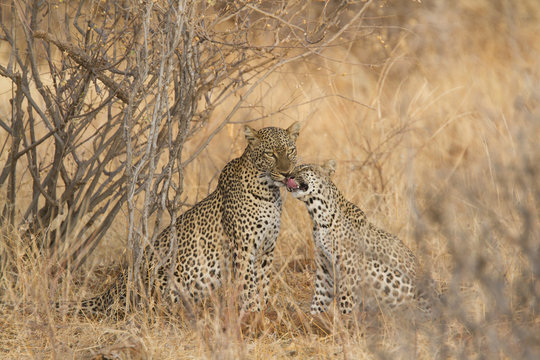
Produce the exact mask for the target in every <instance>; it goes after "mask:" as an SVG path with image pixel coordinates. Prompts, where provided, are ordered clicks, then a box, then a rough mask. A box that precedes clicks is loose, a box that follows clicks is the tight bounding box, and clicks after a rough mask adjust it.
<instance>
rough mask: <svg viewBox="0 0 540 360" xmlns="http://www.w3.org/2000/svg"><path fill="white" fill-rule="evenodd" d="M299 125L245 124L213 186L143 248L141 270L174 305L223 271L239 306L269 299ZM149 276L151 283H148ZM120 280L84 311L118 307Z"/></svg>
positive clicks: (210, 286)
mask: <svg viewBox="0 0 540 360" xmlns="http://www.w3.org/2000/svg"><path fill="white" fill-rule="evenodd" d="M299 131H300V127H299V124H298V123H294V124H293V125H291V126H290V127H289V128H288V129H281V128H277V127H267V128H263V129H261V130H258V131H256V130H254V129H253V128H251V127H249V126H245V128H244V133H245V137H246V139H247V140H248V145H247V147H246V149H245V151H244V153H243V154H242V156H240V157H239V158H236V159H234V160H232V161H230V162H229V163H228V164H227V165H226V166H225V167H224V168H223V170H222V171H221V174H220V176H219V181H218V185H217V188H216V189H215V190H214V191H213V192H212V193H211V194H210V195H209V196H208V197H207V198H205V199H204V200H202V201H201V202H199V203H197V204H196V205H195V206H193V207H192V208H191V209H189V210H187V211H186V212H185V213H184V214H182V215H181V216H179V217H178V220H177V221H176V226H175V228H176V229H175V231H176V243H173V242H171V239H172V238H173V237H172V236H171V235H172V231H173V228H172V227H168V228H166V229H165V230H164V231H163V232H162V233H161V234H160V235H159V236H158V238H157V240H156V242H155V243H154V244H153V246H149V247H147V248H146V249H145V253H144V260H145V261H144V262H143V266H142V268H141V273H143V274H146V279H147V281H150V283H151V284H153V286H152V288H153V289H154V290H158V291H159V294H161V296H163V297H166V298H169V299H170V300H172V301H173V302H179V301H181V300H183V299H184V298H186V297H187V298H191V299H193V300H195V301H196V300H198V299H201V298H202V297H204V296H205V295H207V294H208V293H209V292H211V291H212V290H214V289H216V288H218V287H219V286H220V285H221V284H222V283H223V282H224V279H227V278H228V274H229V273H230V271H228V269H229V268H231V269H232V273H233V275H234V276H235V278H237V279H238V281H239V283H240V286H241V289H242V299H241V300H242V307H243V308H244V309H245V310H252V311H259V310H260V309H261V307H262V306H263V305H264V304H266V302H267V301H268V290H269V282H270V272H271V268H272V260H273V255H274V248H275V243H276V238H277V236H278V233H279V228H280V216H281V207H282V201H281V196H280V191H279V188H278V187H277V186H276V185H275V183H276V182H277V183H282V182H283V181H284V180H285V179H287V177H288V176H289V174H290V172H291V171H292V170H293V169H294V166H295V163H296V138H297V136H298V134H299ZM148 279H150V280H148ZM125 299H126V282H125V281H124V279H123V278H122V279H120V280H119V281H117V283H116V284H115V285H114V286H112V287H110V288H109V289H108V290H107V291H106V292H105V293H103V294H101V295H99V296H97V297H95V298H92V299H88V300H85V301H83V303H82V308H83V311H85V312H88V313H101V312H106V313H109V312H111V309H112V306H113V304H115V303H116V307H117V308H122V307H123V306H125Z"/></svg>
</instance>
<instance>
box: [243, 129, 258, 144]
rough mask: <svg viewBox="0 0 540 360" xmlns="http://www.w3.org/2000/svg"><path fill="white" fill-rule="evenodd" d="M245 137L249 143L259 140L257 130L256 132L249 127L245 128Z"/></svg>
mask: <svg viewBox="0 0 540 360" xmlns="http://www.w3.org/2000/svg"><path fill="white" fill-rule="evenodd" d="M244 136H245V137H246V139H247V140H248V141H249V142H253V141H255V140H257V139H258V133H257V130H255V129H254V128H252V127H251V126H249V125H245V126H244Z"/></svg>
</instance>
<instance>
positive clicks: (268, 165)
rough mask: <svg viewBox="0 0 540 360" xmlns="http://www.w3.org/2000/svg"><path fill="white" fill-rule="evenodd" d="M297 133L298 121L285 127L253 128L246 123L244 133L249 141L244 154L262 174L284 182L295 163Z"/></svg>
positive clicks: (298, 130)
mask: <svg viewBox="0 0 540 360" xmlns="http://www.w3.org/2000/svg"><path fill="white" fill-rule="evenodd" d="M299 133H300V124H299V123H298V122H295V123H294V124H292V125H291V126H289V128H287V129H281V128H277V127H266V128H263V129H260V130H255V129H253V128H251V127H250V126H248V125H246V126H245V127H244V134H245V136H246V139H247V140H248V142H249V144H248V147H247V149H246V155H247V157H248V158H249V160H250V161H251V162H252V164H253V165H254V166H255V168H256V169H257V170H258V171H260V172H261V174H262V175H263V176H268V177H270V178H271V179H272V180H273V181H274V182H275V183H278V184H285V181H286V180H287V179H288V177H289V175H290V173H291V172H292V171H293V169H294V166H295V165H296V138H297V137H298V134H299Z"/></svg>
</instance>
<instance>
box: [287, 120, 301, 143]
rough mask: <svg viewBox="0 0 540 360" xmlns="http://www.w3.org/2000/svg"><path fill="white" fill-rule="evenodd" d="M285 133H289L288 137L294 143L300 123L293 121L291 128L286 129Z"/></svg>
mask: <svg viewBox="0 0 540 360" xmlns="http://www.w3.org/2000/svg"><path fill="white" fill-rule="evenodd" d="M287 132H288V133H289V136H290V137H291V138H292V139H293V140H294V141H296V138H297V137H298V134H300V123H299V122H298V121H295V122H294V123H293V124H292V125H291V126H289V127H288V128H287Z"/></svg>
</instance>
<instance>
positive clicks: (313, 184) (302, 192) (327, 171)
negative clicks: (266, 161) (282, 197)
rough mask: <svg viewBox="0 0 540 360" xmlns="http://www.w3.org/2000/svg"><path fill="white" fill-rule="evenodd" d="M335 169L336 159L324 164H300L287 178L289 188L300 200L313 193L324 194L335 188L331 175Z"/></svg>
mask: <svg viewBox="0 0 540 360" xmlns="http://www.w3.org/2000/svg"><path fill="white" fill-rule="evenodd" d="M335 169H336V162H335V161H334V160H328V161H326V162H325V163H324V164H323V165H316V164H304V165H298V166H297V167H296V168H295V169H294V170H293V172H292V173H291V175H290V176H289V177H288V178H287V180H286V185H287V190H288V191H290V192H291V193H292V196H293V197H295V198H297V199H300V200H304V199H308V198H309V197H310V196H313V195H322V194H324V193H325V192H327V191H329V189H333V188H334V184H333V183H332V180H331V177H332V175H334V172H335Z"/></svg>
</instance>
